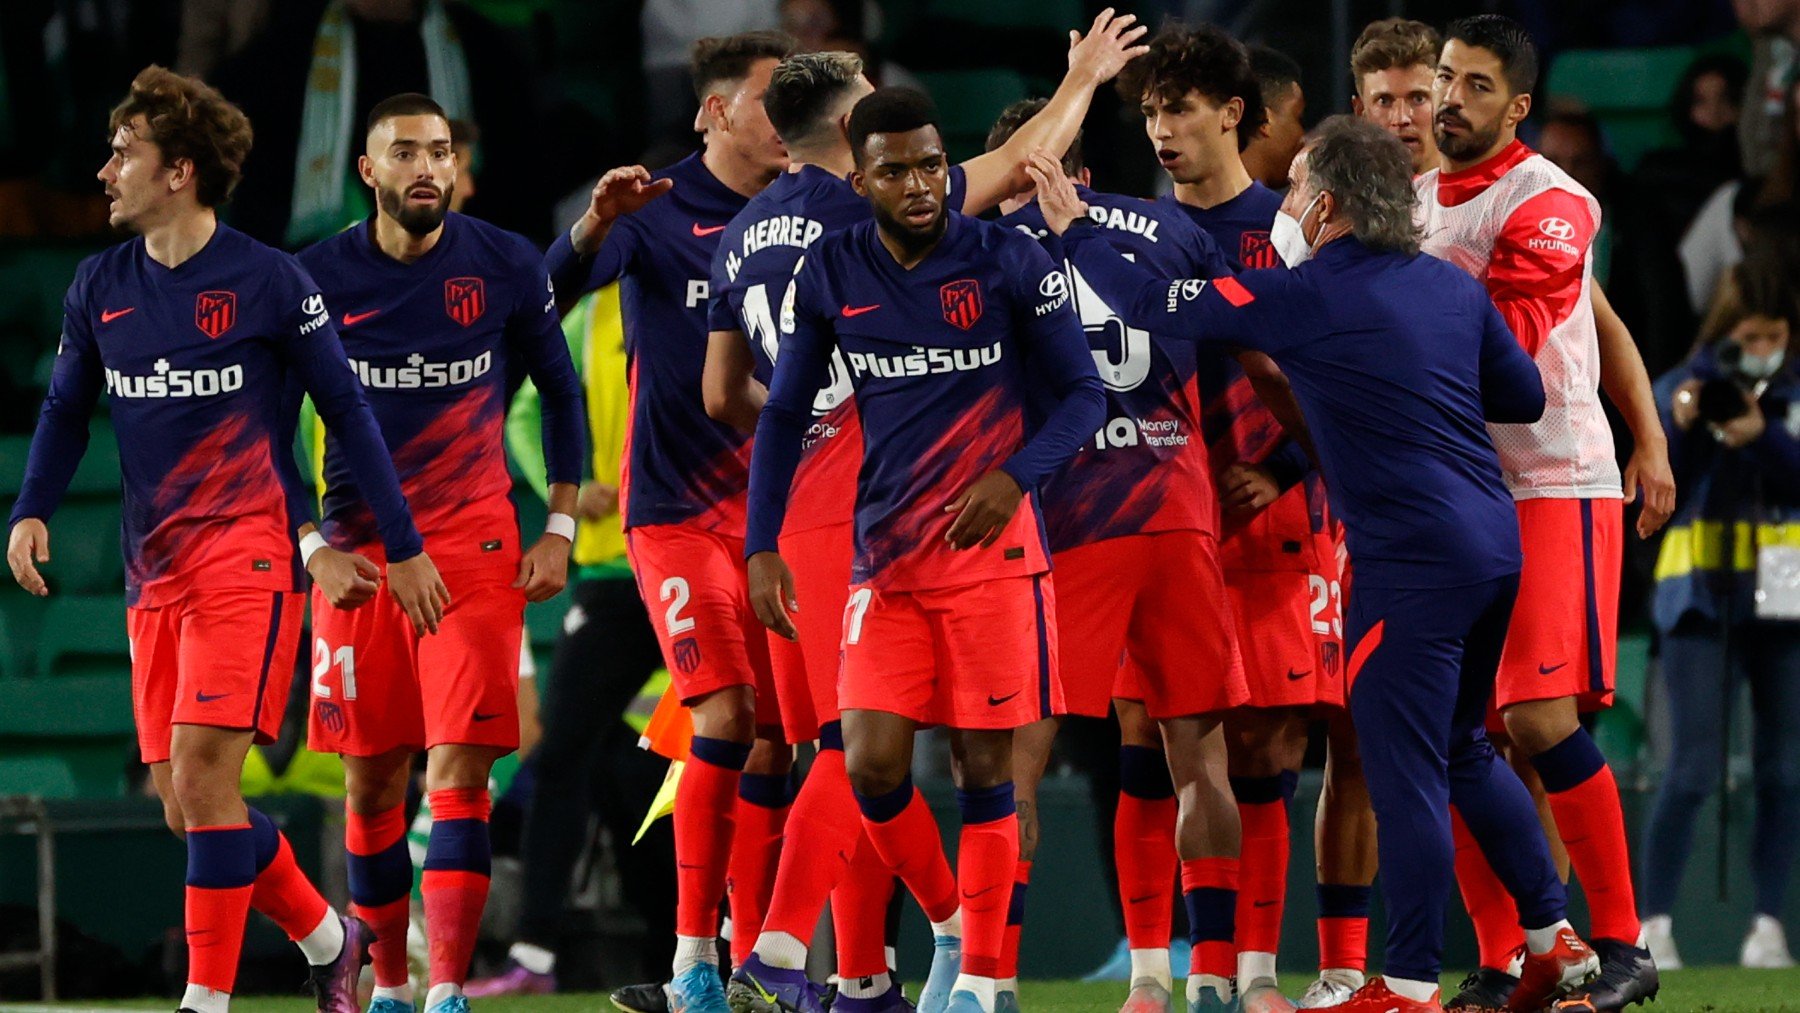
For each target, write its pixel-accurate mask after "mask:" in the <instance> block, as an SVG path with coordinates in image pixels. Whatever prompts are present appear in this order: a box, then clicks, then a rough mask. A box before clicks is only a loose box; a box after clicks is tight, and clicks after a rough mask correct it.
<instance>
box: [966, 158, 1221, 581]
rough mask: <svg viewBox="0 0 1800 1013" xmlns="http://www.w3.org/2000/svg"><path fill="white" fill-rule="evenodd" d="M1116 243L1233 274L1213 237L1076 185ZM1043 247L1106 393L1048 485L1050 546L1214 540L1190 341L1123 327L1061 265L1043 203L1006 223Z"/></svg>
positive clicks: (1161, 263) (1180, 218) (1157, 210)
mask: <svg viewBox="0 0 1800 1013" xmlns="http://www.w3.org/2000/svg"><path fill="white" fill-rule="evenodd" d="M1077 190H1078V192H1079V193H1080V194H1081V199H1082V200H1084V201H1086V202H1087V206H1088V217H1089V218H1090V219H1091V220H1092V221H1093V222H1094V224H1095V225H1096V226H1098V227H1099V228H1100V230H1101V231H1102V232H1104V233H1105V234H1106V236H1107V238H1108V239H1109V240H1110V241H1111V242H1112V244H1113V246H1114V247H1115V248H1117V249H1118V250H1120V251H1121V252H1123V253H1124V254H1125V255H1126V256H1127V257H1130V258H1131V259H1132V260H1134V261H1136V262H1137V263H1139V264H1143V265H1144V266H1145V267H1146V268H1148V269H1149V270H1150V271H1152V272H1153V273H1156V274H1159V275H1162V276H1165V277H1170V278H1211V277H1216V276H1218V275H1221V274H1226V273H1229V272H1230V270H1231V269H1230V266H1229V264H1228V263H1227V262H1226V260H1225V257H1224V255H1223V254H1222V253H1220V252H1219V248H1218V246H1217V245H1215V244H1214V243H1213V241H1212V238H1211V237H1210V236H1208V235H1207V234H1206V233H1205V232H1203V231H1201V230H1200V229H1199V228H1197V227H1195V226H1194V224H1193V223H1192V222H1190V221H1189V220H1188V218H1187V216H1186V215H1184V214H1182V213H1181V212H1180V211H1178V210H1176V209H1175V208H1173V207H1171V206H1169V205H1168V204H1167V203H1164V202H1160V201H1145V200H1140V199H1138V198H1136V197H1124V196H1120V195H1118V194H1107V193H1096V192H1094V191H1092V190H1089V189H1087V188H1086V187H1077ZM1000 224H1002V225H1005V226H1009V227H1011V228H1014V229H1017V230H1018V231H1020V232H1023V233H1024V234H1026V235H1028V236H1031V237H1033V238H1034V239H1037V240H1038V241H1039V242H1041V243H1043V245H1044V249H1045V250H1046V251H1047V252H1048V253H1049V254H1050V256H1051V257H1052V258H1054V259H1055V260H1056V261H1057V262H1058V263H1061V264H1063V267H1064V269H1065V270H1066V271H1067V272H1068V277H1069V283H1070V291H1071V295H1072V296H1073V298H1074V301H1075V314H1076V316H1077V317H1079V318H1080V320H1081V326H1082V330H1083V331H1085V332H1086V333H1087V340H1088V347H1089V348H1090V349H1091V350H1092V352H1093V356H1094V365H1095V366H1097V367H1098V368H1099V371H1100V380H1101V382H1102V383H1103V384H1104V385H1105V387H1106V422H1105V424H1104V425H1102V426H1101V428H1100V430H1099V431H1098V432H1096V433H1095V434H1094V435H1093V437H1092V438H1091V439H1089V440H1088V441H1087V442H1086V443H1084V444H1082V447H1081V450H1080V452H1079V453H1077V454H1076V455H1075V459H1074V460H1073V461H1071V462H1069V465H1068V467H1066V468H1064V469H1063V470H1062V471H1060V472H1058V473H1056V474H1055V475H1053V476H1051V477H1050V478H1049V479H1048V480H1047V481H1045V483H1044V489H1043V498H1044V501H1043V511H1044V522H1045V524H1046V525H1047V526H1048V527H1049V531H1050V550H1051V551H1052V552H1061V551H1063V550H1065V549H1073V548H1076V547H1078V546H1082V545H1087V544H1089V543H1092V542H1097V541H1101V540H1103V539H1107V538H1118V537H1120V536H1123V535H1136V534H1148V533H1150V532H1155V531H1182V530H1186V531H1205V532H1208V533H1215V534H1216V533H1217V531H1218V526H1219V525H1218V515H1219V502H1218V495H1217V492H1216V490H1215V489H1214V486H1213V478H1212V471H1211V467H1210V465H1209V464H1208V462H1207V453H1206V441H1205V439H1204V437H1203V436H1202V433H1201V428H1200V415H1201V402H1200V392H1199V388H1198V381H1197V379H1196V377H1195V367H1196V359H1197V358H1198V356H1197V354H1196V350H1195V345H1194V343H1193V342H1192V341H1187V340H1180V339H1177V340H1170V339H1169V338H1168V336H1167V335H1161V334H1152V333H1150V332H1149V331H1146V330H1144V329H1142V328H1138V327H1132V326H1129V325H1127V324H1126V323H1125V322H1124V321H1123V320H1121V319H1120V318H1119V315H1118V314H1117V313H1115V312H1114V311H1113V310H1112V308H1111V307H1109V306H1108V305H1106V301H1105V300H1103V299H1101V298H1100V296H1099V295H1097V294H1096V293H1095V292H1094V290H1093V288H1092V287H1091V286H1089V285H1088V283H1087V281H1086V280H1085V279H1084V278H1082V276H1081V272H1080V271H1078V270H1075V269H1074V268H1073V267H1072V266H1070V265H1068V264H1067V263H1066V262H1065V261H1064V259H1063V249H1062V240H1061V239H1060V238H1058V237H1057V236H1055V235H1052V234H1051V233H1050V231H1049V229H1048V228H1047V227H1046V226H1045V224H1044V215H1043V212H1042V211H1041V210H1039V208H1038V205H1037V203H1036V202H1032V203H1030V204H1027V205H1025V206H1024V207H1022V208H1020V209H1019V210H1017V211H1015V212H1013V213H1012V214H1010V215H1007V216H1006V217H1004V218H1002V219H1000Z"/></svg>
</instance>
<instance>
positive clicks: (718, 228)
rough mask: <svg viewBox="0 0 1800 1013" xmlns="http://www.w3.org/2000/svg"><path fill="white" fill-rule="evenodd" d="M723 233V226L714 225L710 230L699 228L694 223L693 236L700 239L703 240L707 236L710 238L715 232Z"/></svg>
mask: <svg viewBox="0 0 1800 1013" xmlns="http://www.w3.org/2000/svg"><path fill="white" fill-rule="evenodd" d="M724 231H725V226H723V225H714V226H712V227H711V228H701V227H700V223H699V222H695V223H694V235H695V236H697V237H699V238H701V239H704V238H706V237H707V236H710V235H712V234H713V233H715V232H724Z"/></svg>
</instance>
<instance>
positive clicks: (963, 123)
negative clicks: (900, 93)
mask: <svg viewBox="0 0 1800 1013" xmlns="http://www.w3.org/2000/svg"><path fill="white" fill-rule="evenodd" d="M918 77H919V83H920V84H922V85H924V86H925V90H926V91H928V92H930V93H931V97H932V98H933V99H935V100H936V101H937V107H938V115H939V117H940V120H939V122H940V124H941V125H942V127H943V131H944V141H945V143H947V144H948V145H949V146H950V155H951V158H953V159H954V160H956V161H962V160H964V159H967V158H972V157H974V156H975V155H978V154H980V153H981V151H982V148H983V145H984V144H985V142H986V141H987V135H988V130H989V129H990V128H992V127H993V125H994V120H995V119H997V118H998V117H999V115H1000V111H1001V110H1002V109H1005V108H1006V107H1007V106H1009V105H1011V104H1013V103H1014V102H1017V101H1018V100H1019V99H1022V98H1027V97H1029V96H1030V95H1031V93H1032V89H1031V85H1030V83H1029V82H1028V81H1027V80H1026V78H1025V77H1024V75H1022V74H1019V73H1017V72H1015V71H1011V70H1000V69H989V70H955V71H934V72H931V73H920V74H919V75H918Z"/></svg>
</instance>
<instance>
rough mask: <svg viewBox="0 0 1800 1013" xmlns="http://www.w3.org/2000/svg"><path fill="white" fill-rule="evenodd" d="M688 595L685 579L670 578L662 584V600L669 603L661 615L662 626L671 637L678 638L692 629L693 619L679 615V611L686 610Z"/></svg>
mask: <svg viewBox="0 0 1800 1013" xmlns="http://www.w3.org/2000/svg"><path fill="white" fill-rule="evenodd" d="M688 595H689V591H688V582H687V580H686V578H683V577H670V578H669V579H668V580H665V581H663V582H662V600H663V601H666V602H669V609H668V611H667V612H664V613H663V625H665V626H667V627H668V629H669V636H671V637H675V636H680V635H681V634H683V633H686V632H687V631H689V630H691V629H693V628H694V619H693V617H692V616H684V615H682V614H681V610H682V609H684V608H687V603H688ZM670 599H674V600H673V601H670Z"/></svg>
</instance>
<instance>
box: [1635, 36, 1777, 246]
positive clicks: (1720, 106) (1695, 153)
mask: <svg viewBox="0 0 1800 1013" xmlns="http://www.w3.org/2000/svg"><path fill="white" fill-rule="evenodd" d="M1748 76H1749V71H1748V70H1747V69H1746V68H1745V67H1744V64H1743V61H1741V60H1739V59H1738V58H1737V57H1735V56H1731V55H1729V54H1726V53H1708V54H1706V55H1704V56H1700V57H1697V58H1695V60H1694V62H1693V63H1690V64H1688V68H1687V70H1685V71H1683V72H1682V75H1681V80H1680V81H1679V82H1677V83H1676V85H1675V92H1674V94H1673V95H1671V96H1670V98H1669V120H1670V121H1671V122H1672V123H1674V124H1675V132H1676V133H1677V134H1679V135H1680V137H1681V143H1680V144H1678V145H1676V146H1675V147H1672V148H1658V149H1657V150H1655V151H1652V152H1650V153H1648V154H1646V155H1645V156H1644V157H1643V159H1642V160H1641V161H1640V162H1638V167H1637V170H1636V172H1635V173H1633V179H1634V180H1635V182H1636V191H1637V193H1638V195H1639V196H1641V197H1643V198H1644V199H1646V200H1648V201H1649V202H1650V206H1651V207H1652V208H1653V209H1654V213H1655V214H1656V216H1657V218H1658V224H1659V225H1660V227H1661V228H1663V229H1666V230H1668V233H1669V235H1671V236H1678V235H1680V234H1681V233H1682V232H1683V231H1685V230H1686V229H1687V227H1688V225H1689V224H1690V223H1692V222H1693V220H1694V216H1695V215H1696V214H1698V213H1699V212H1700V206H1701V205H1702V204H1704V203H1706V198H1707V196H1708V195H1710V194H1711V193H1712V192H1713V191H1715V190H1717V189H1718V188H1719V187H1721V186H1723V185H1725V184H1726V183H1729V182H1730V181H1732V180H1734V179H1736V178H1737V177H1738V175H1739V173H1741V172H1742V171H1743V161H1742V159H1741V158H1740V157H1739V153H1738V145H1737V125H1738V117H1739V114H1740V112H1741V111H1742V108H1743V107H1742V101H1743V95H1744V82H1745V81H1746V80H1747V79H1748Z"/></svg>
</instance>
